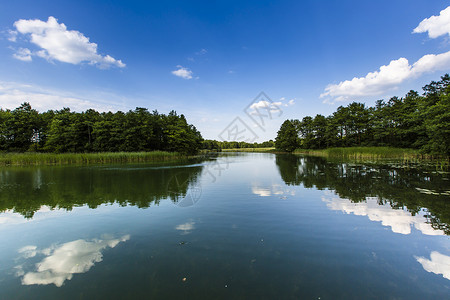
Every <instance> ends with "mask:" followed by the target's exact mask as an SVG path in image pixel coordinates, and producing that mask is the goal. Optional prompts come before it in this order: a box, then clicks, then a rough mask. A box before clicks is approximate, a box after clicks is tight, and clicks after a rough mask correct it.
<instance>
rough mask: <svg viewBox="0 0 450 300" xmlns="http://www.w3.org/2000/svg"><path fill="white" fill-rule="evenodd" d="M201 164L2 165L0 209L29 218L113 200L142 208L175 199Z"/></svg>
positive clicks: (186, 189) (185, 191) (195, 181)
mask: <svg viewBox="0 0 450 300" xmlns="http://www.w3.org/2000/svg"><path fill="white" fill-rule="evenodd" d="M202 168H203V166H202V165H201V164H195V165H186V166H176V167H170V166H167V165H165V166H160V167H155V166H145V165H138V166H127V165H122V166H116V167H111V166H107V167H105V166H98V167H40V168H34V169H29V168H17V169H13V168H6V169H2V170H0V212H2V211H7V210H13V211H14V212H17V213H19V214H21V215H23V216H24V217H25V218H32V217H33V215H34V213H35V212H37V211H38V210H39V209H40V208H41V206H47V207H49V208H52V209H53V208H59V209H66V210H72V208H73V207H76V206H83V205H87V206H88V207H90V208H96V207H98V206H99V205H102V204H113V203H118V204H120V205H123V206H126V205H133V206H137V207H139V208H147V207H150V206H151V205H158V204H159V203H160V201H161V200H162V199H171V200H172V201H173V202H175V203H176V202H178V201H182V200H183V199H184V197H186V195H189V193H188V192H189V190H190V189H191V188H192V187H193V186H197V185H198V177H199V175H200V174H201V172H202ZM173 178H176V180H177V181H176V182H179V183H180V184H175V183H176V182H174V180H173Z"/></svg>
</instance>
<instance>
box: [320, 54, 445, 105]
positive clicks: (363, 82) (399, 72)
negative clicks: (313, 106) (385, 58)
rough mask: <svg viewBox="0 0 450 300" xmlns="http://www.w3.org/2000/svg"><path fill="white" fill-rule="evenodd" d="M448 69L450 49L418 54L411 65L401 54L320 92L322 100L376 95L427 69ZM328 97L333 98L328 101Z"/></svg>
mask: <svg viewBox="0 0 450 300" xmlns="http://www.w3.org/2000/svg"><path fill="white" fill-rule="evenodd" d="M448 69H450V51H448V52H445V53H441V54H438V55H435V54H428V55H424V56H423V57H421V58H420V59H419V60H418V61H417V62H415V63H414V64H413V65H412V66H411V65H410V64H409V62H408V60H407V59H406V58H404V57H401V58H399V59H397V60H392V61H391V62H390V63H389V65H385V66H381V67H380V69H379V70H378V71H375V72H370V73H368V74H367V75H366V76H365V77H359V78H357V77H355V78H353V79H352V80H345V81H341V82H340V83H338V84H331V85H328V86H327V87H326V88H325V92H324V93H322V94H321V95H320V97H321V98H326V100H325V101H324V102H332V100H335V101H346V100H349V98H350V97H355V98H360V97H364V96H375V95H380V94H382V93H385V92H386V91H389V90H392V89H395V88H397V87H398V85H399V84H401V83H402V82H404V81H405V80H407V79H410V78H413V77H417V76H420V75H422V74H423V73H426V72H434V71H446V70H448ZM330 98H332V100H331V101H330Z"/></svg>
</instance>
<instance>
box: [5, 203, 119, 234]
mask: <svg viewBox="0 0 450 300" xmlns="http://www.w3.org/2000/svg"><path fill="white" fill-rule="evenodd" d="M100 208H101V209H102V210H103V211H105V209H109V210H111V209H115V208H119V206H118V205H108V204H102V205H99V206H98V207H97V209H100ZM90 210H91V209H90V208H89V207H88V206H87V205H84V206H82V207H73V208H72V209H71V210H70V211H68V210H66V209H64V208H62V209H60V208H54V209H52V208H50V207H48V206H45V205H43V206H41V207H40V208H39V210H37V211H36V212H35V213H34V215H33V217H32V218H31V219H26V218H25V217H24V216H23V215H21V214H19V213H17V212H14V211H13V210H6V211H3V212H0V225H5V226H6V225H17V224H24V223H29V222H36V221H41V220H44V219H50V218H57V217H64V216H67V213H69V212H70V213H73V212H82V211H84V212H89V211H90ZM5 226H0V230H2V229H5V228H6V227H5ZM5 230H6V229H5Z"/></svg>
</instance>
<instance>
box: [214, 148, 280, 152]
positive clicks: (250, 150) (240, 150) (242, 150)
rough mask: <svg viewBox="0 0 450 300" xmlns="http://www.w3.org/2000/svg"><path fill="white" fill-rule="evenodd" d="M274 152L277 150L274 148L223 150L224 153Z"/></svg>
mask: <svg viewBox="0 0 450 300" xmlns="http://www.w3.org/2000/svg"><path fill="white" fill-rule="evenodd" d="M273 150H275V148H274V147H267V148H233V149H222V151H223V152H270V151H273Z"/></svg>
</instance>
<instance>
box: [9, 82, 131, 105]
mask: <svg viewBox="0 0 450 300" xmlns="http://www.w3.org/2000/svg"><path fill="white" fill-rule="evenodd" d="M103 98H105V99H106V98H108V100H103ZM111 98H114V95H89V96H88V97H86V98H82V97H77V96H74V95H72V94H71V93H69V92H64V91H59V90H51V89H45V88H40V87H36V86H33V85H29V84H20V83H15V82H2V81H0V108H3V109H7V108H8V109H14V108H17V107H19V106H20V104H22V103H23V102H25V101H26V102H29V103H30V104H31V106H32V107H33V108H35V109H37V110H38V111H47V110H50V109H62V108H64V107H69V108H70V109H72V110H74V111H85V110H87V109H90V108H92V109H95V110H97V111H101V112H103V111H117V110H126V107H124V106H123V104H121V103H119V102H111V100H110V99H111Z"/></svg>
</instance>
